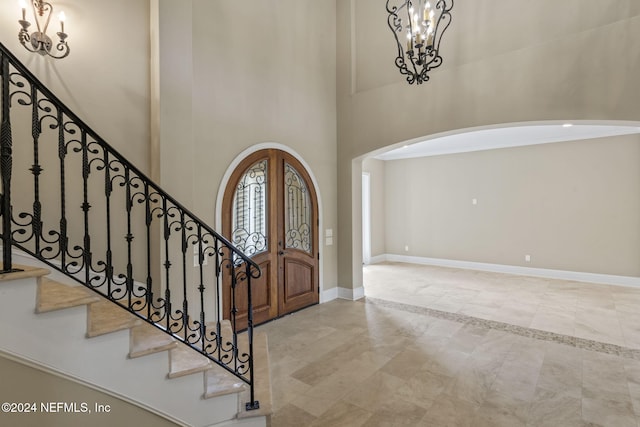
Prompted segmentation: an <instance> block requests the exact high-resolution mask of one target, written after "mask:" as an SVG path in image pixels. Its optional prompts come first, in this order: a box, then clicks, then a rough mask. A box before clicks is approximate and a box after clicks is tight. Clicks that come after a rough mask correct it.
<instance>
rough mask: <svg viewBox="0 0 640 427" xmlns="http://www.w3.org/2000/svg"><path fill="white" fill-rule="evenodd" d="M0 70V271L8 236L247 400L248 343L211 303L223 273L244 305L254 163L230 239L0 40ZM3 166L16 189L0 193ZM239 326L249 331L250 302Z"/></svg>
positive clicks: (254, 274) (257, 236) (254, 243)
mask: <svg viewBox="0 0 640 427" xmlns="http://www.w3.org/2000/svg"><path fill="white" fill-rule="evenodd" d="M0 71H1V74H0V77H1V78H2V81H1V83H2V86H1V88H2V90H1V95H2V99H1V104H0V106H1V107H2V108H1V112H2V116H1V125H0V166H1V168H2V170H1V178H2V190H3V197H2V200H1V203H0V205H1V206H0V214H1V215H2V216H3V218H2V241H3V246H4V250H3V263H4V264H3V268H4V271H10V270H11V268H12V267H11V247H12V246H15V247H17V248H19V249H21V250H23V251H25V252H26V253H28V254H30V255H32V256H33V257H35V258H37V259H39V260H40V261H42V262H44V263H46V264H48V265H49V266H51V267H52V268H55V269H57V270H59V271H60V272H62V273H64V274H66V275H67V276H68V277H69V278H71V279H73V280H76V281H77V282H78V283H80V284H82V285H84V286H86V287H88V288H90V289H92V290H93V291H95V292H97V293H99V294H100V295H102V296H103V297H105V298H107V299H109V300H111V301H113V302H115V303H117V304H119V305H120V306H121V307H122V308H124V309H126V310H128V311H129V312H131V313H132V314H134V315H136V316H137V317H139V318H141V319H143V320H144V321H146V322H148V323H149V324H152V325H155V326H156V327H158V328H159V329H160V330H162V331H163V332H165V333H167V334H169V335H171V336H172V337H173V338H175V339H176V340H179V341H181V342H183V343H184V344H185V345H187V346H189V347H191V348H192V349H194V350H195V351H198V352H200V353H201V354H203V355H204V356H206V357H208V358H209V359H211V360H212V361H213V362H214V363H216V364H218V365H220V366H221V367H223V368H224V369H226V370H228V371H229V372H231V373H232V374H234V375H236V376H237V377H238V378H241V379H242V380H243V381H245V382H247V383H248V384H249V385H250V386H251V391H252V399H251V400H252V402H254V396H253V389H254V378H253V354H252V351H251V348H252V343H251V342H250V345H249V349H241V348H240V347H239V345H238V340H237V332H236V331H233V333H232V335H231V336H227V337H223V336H222V333H221V324H222V323H223V314H222V313H221V312H220V311H219V310H218V307H219V306H220V305H221V304H220V301H221V295H220V288H221V284H222V281H223V280H225V279H224V277H225V275H231V282H232V283H233V284H234V288H235V287H240V286H247V287H248V289H249V292H248V294H249V302H248V304H249V307H251V301H250V296H251V292H250V288H251V281H252V280H253V279H256V278H258V277H259V276H260V268H259V267H258V265H257V264H255V263H254V262H253V261H252V260H251V259H250V258H249V257H248V256H247V255H245V253H249V254H253V253H256V252H258V251H261V250H264V249H265V248H266V239H265V236H264V234H265V225H264V220H258V219H256V218H258V217H259V216H260V215H262V211H264V209H265V200H266V189H263V188H262V187H261V185H263V184H264V179H265V168H266V165H257V166H256V167H255V168H253V169H252V170H251V171H250V173H249V174H248V177H247V180H246V181H245V184H246V190H247V195H250V196H251V197H252V199H251V200H250V201H247V203H252V206H254V210H253V211H251V218H246V219H243V220H242V221H244V222H241V225H242V226H241V227H240V226H239V230H240V229H241V230H244V231H243V232H241V231H239V232H238V233H237V234H236V237H235V238H234V239H235V240H236V241H238V242H239V243H241V244H242V247H241V248H237V247H235V246H234V245H233V244H232V243H231V242H229V241H228V240H226V239H225V238H224V237H222V236H221V235H220V234H218V233H217V232H215V231H214V230H213V229H212V228H211V227H209V226H208V225H207V224H205V223H204V222H202V221H201V220H200V219H199V218H197V217H196V216H195V215H193V214H192V213H191V212H190V211H189V210H187V209H186V208H185V207H184V206H182V205H181V204H180V203H178V202H177V201H176V200H175V199H174V198H172V197H171V196H170V195H169V194H167V193H166V192H165V191H163V190H162V189H161V188H160V187H159V186H158V185H156V184H155V183H153V182H152V181H151V180H150V179H149V178H147V177H146V176H145V175H144V174H143V173H142V172H140V170H138V169H137V168H136V167H135V166H134V165H132V164H131V163H130V162H129V161H128V160H127V159H126V158H124V157H123V156H121V155H120V154H119V153H118V152H117V151H116V150H114V149H113V148H112V147H111V146H109V145H108V144H107V143H106V142H105V141H104V140H102V139H101V138H100V137H99V136H98V135H97V134H96V133H95V132H94V131H93V130H91V129H90V128H89V127H88V126H87V125H86V124H85V123H84V122H82V121H81V120H80V119H79V118H78V117H77V116H75V115H74V114H73V112H71V111H70V110H69V108H68V107H66V106H65V105H64V104H62V103H61V102H60V101H59V100H58V99H57V98H56V97H55V96H54V95H53V94H52V93H51V92H50V91H49V90H48V89H47V88H46V87H45V86H43V85H42V84H41V83H40V82H39V81H38V80H37V79H36V78H35V77H34V76H33V75H32V74H31V73H30V72H29V71H28V70H27V69H26V68H25V67H24V66H23V65H22V64H20V63H19V62H18V61H17V59H15V57H13V56H12V55H11V54H10V53H9V52H8V51H7V50H6V49H5V48H4V46H2V45H1V44H0ZM18 125H19V126H18ZM14 141H20V144H17V146H15V145H14ZM13 175H15V178H17V181H18V182H19V183H20V184H19V185H20V191H19V192H14V195H13V197H12V195H11V186H12V176H13ZM243 191H244V190H243ZM239 194H240V193H239ZM243 197H244V196H243ZM243 203H244V202H243ZM261 221H262V222H261ZM248 223H251V224H252V225H250V226H247V224H248ZM243 233H244V234H243ZM229 266H231V268H228V267H229ZM211 301H213V303H212V302H211ZM231 316H232V319H230V320H231V322H232V324H233V323H234V322H235V320H234V318H233V316H235V313H234V312H232V313H231ZM247 327H248V331H249V336H250V337H252V336H253V335H252V331H253V320H252V313H251V311H249V314H248V326H247ZM251 339H252V338H250V340H251ZM256 403H257V402H256Z"/></svg>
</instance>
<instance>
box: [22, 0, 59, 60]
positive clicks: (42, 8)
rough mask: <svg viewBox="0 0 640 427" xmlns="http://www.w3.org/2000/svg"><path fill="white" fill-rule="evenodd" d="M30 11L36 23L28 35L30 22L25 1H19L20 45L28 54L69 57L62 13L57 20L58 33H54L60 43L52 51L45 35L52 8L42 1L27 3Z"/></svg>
mask: <svg viewBox="0 0 640 427" xmlns="http://www.w3.org/2000/svg"><path fill="white" fill-rule="evenodd" d="M29 4H30V5H31V9H33V17H34V20H35V22H36V30H37V31H35V32H33V33H31V34H29V31H28V29H29V27H30V26H31V22H29V21H27V3H26V2H25V0H20V8H21V9H22V19H20V20H19V21H18V22H19V23H20V25H21V26H22V29H21V30H20V32H19V33H18V40H19V41H20V44H22V46H24V47H25V49H27V50H28V51H29V52H35V53H39V54H40V55H43V56H44V55H48V56H50V57H52V58H56V59H61V58H64V57H66V56H67V55H69V45H68V44H67V41H66V40H67V33H65V32H64V21H65V15H64V12H60V14H59V15H58V19H59V20H60V32H59V33H56V34H57V35H58V38H59V39H60V41H59V42H58V44H57V45H56V46H55V50H54V49H53V40H51V37H49V36H48V35H47V29H48V28H49V21H51V14H52V13H53V6H51V3H47V2H46V1H42V0H32V1H29Z"/></svg>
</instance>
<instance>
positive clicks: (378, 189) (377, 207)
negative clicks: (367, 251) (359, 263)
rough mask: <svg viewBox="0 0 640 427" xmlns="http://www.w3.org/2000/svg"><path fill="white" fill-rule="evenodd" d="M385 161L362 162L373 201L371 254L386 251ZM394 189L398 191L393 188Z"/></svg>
mask: <svg viewBox="0 0 640 427" xmlns="http://www.w3.org/2000/svg"><path fill="white" fill-rule="evenodd" d="M385 169H386V168H385V162H384V161H382V160H378V159H374V158H368V159H366V160H364V161H363V162H362V172H363V173H368V174H369V179H370V203H371V207H370V208H371V212H370V215H371V218H370V221H371V256H372V257H375V256H377V255H383V254H385V253H387V252H386V240H385V229H386V227H387V225H386V213H385V211H386V207H385V205H386V194H387V193H386V186H385V176H386V175H385ZM392 191H398V189H397V188H393V189H392Z"/></svg>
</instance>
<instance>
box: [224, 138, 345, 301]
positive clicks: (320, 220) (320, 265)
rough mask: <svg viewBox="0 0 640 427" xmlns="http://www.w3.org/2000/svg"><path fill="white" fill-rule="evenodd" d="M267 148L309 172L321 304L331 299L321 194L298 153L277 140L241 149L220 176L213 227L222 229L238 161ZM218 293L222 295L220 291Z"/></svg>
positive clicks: (306, 164) (308, 167)
mask: <svg viewBox="0 0 640 427" xmlns="http://www.w3.org/2000/svg"><path fill="white" fill-rule="evenodd" d="M269 148H272V149H276V150H280V151H284V152H286V153H288V154H290V155H291V156H293V157H295V158H296V160H298V161H299V162H300V163H301V164H302V166H304V168H305V169H306V172H307V173H308V174H309V177H310V179H311V185H313V189H314V190H315V193H316V200H317V203H318V253H319V254H320V260H319V261H318V270H319V271H318V289H319V292H320V296H319V297H320V301H319V303H320V304H322V303H323V302H326V301H329V300H331V299H333V298H331V296H325V295H324V244H323V241H324V231H323V230H324V228H323V226H324V218H323V216H324V215H323V204H322V196H321V193H320V186H319V185H318V180H317V179H316V177H315V175H314V173H313V169H312V168H311V166H309V163H307V162H306V161H305V160H304V158H303V157H302V156H301V155H300V154H298V153H297V152H296V151H295V150H294V149H292V148H291V147H288V146H286V145H283V144H279V143H277V142H262V143H259V144H255V145H252V146H251V147H249V148H247V149H245V150H243V151H242V152H241V153H239V154H238V155H237V156H236V157H235V158H234V159H233V161H232V162H231V163H230V164H229V166H228V167H227V170H226V171H225V173H224V175H223V177H222V180H221V181H220V186H219V187H218V194H217V196H216V205H215V226H216V228H215V229H216V230H222V202H223V199H224V193H225V190H226V188H227V185H228V184H229V180H230V179H231V175H232V174H233V172H234V171H235V170H236V168H237V167H238V165H240V163H241V162H242V161H243V160H244V159H245V158H246V157H248V156H250V155H251V154H253V153H255V152H256V151H260V150H265V149H269ZM218 286H219V289H218V291H219V292H222V284H221V283H220V284H219V285H218ZM336 289H337V288H336ZM220 295H222V293H221V294H220ZM218 310H219V312H220V313H222V300H220V301H219V305H218Z"/></svg>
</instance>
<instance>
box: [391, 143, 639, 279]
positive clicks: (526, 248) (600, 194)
mask: <svg viewBox="0 0 640 427" xmlns="http://www.w3.org/2000/svg"><path fill="white" fill-rule="evenodd" d="M639 158H640V136H638V135H631V136H619V137H611V138H601V139H593V140H586V141H572V142H563V143H557V144H544V145H538V146H529V147H519V148H510V149H500V150H488V151H481V152H473V153H463V154H452V155H445V156H434V157H423V158H416V159H407V160H394V161H387V162H386V168H385V171H386V181H385V184H384V185H385V194H386V203H385V205H386V218H387V221H386V242H387V247H386V251H387V252H388V253H392V254H401V255H410V256H419V257H428V258H444V259H455V260H462V261H474V262H485V263H494V264H505V265H516V266H524V267H540V268H551V269H558V270H569V271H579V272H589V273H601V274H614V275H623V276H640V266H639V265H638V259H639V258H640V219H639V218H640V167H639V165H638V159H639ZM472 199H476V200H477V205H473V204H472ZM405 246H408V247H409V251H405ZM526 254H529V255H531V262H530V263H527V262H525V255H526Z"/></svg>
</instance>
